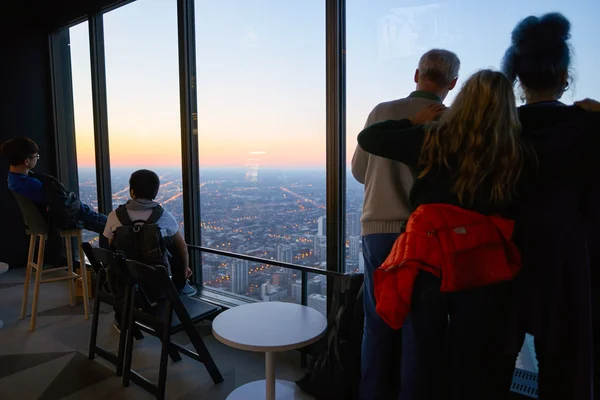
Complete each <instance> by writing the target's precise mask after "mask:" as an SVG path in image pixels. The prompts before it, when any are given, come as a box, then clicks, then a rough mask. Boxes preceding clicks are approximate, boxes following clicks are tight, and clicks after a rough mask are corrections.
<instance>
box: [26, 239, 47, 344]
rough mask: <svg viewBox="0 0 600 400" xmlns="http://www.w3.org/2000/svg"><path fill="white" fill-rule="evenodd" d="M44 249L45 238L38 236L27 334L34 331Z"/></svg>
mask: <svg viewBox="0 0 600 400" xmlns="http://www.w3.org/2000/svg"><path fill="white" fill-rule="evenodd" d="M45 247H46V238H45V237H43V236H40V245H39V247H38V258H37V269H36V271H35V284H34V289H33V305H32V307H31V323H30V324H29V332H33V331H34V330H35V324H36V318H37V306H38V300H39V296H40V283H41V282H42V270H43V269H44V250H45Z"/></svg>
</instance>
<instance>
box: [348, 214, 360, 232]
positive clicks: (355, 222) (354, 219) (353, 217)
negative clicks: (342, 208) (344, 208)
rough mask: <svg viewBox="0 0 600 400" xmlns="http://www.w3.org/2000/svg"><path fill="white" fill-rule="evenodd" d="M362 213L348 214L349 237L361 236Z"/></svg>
mask: <svg viewBox="0 0 600 400" xmlns="http://www.w3.org/2000/svg"><path fill="white" fill-rule="evenodd" d="M360 215H361V214H360V213H357V212H351V213H348V218H347V228H346V229H347V230H348V236H360Z"/></svg>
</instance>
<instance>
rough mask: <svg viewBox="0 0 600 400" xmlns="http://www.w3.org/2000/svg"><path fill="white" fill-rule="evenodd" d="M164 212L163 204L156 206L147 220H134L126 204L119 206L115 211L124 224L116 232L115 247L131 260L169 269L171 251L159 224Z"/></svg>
mask: <svg viewBox="0 0 600 400" xmlns="http://www.w3.org/2000/svg"><path fill="white" fill-rule="evenodd" d="M164 212H165V210H164V209H163V208H162V207H161V206H156V207H155V208H154V209H153V210H152V214H150V217H148V219H147V220H146V221H144V220H136V221H132V220H131V218H129V214H128V213H127V208H126V207H125V205H121V206H119V207H118V208H117V210H116V211H115V213H116V214H117V218H118V219H119V222H120V223H121V225H122V226H119V227H117V229H116V230H115V232H114V240H113V243H112V244H113V246H114V248H115V249H116V250H119V251H122V252H123V253H124V254H125V257H127V258H129V259H131V260H135V261H138V262H141V263H144V264H148V265H163V266H164V267H166V268H167V270H169V252H168V251H167V248H166V245H165V240H164V239H163V237H162V234H161V233H160V227H159V226H158V225H157V222H158V220H159V219H160V217H161V216H162V215H163V213H164Z"/></svg>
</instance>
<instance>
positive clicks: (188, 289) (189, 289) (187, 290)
mask: <svg viewBox="0 0 600 400" xmlns="http://www.w3.org/2000/svg"><path fill="white" fill-rule="evenodd" d="M196 293H198V289H196V288H195V287H193V286H192V285H190V283H189V282H186V283H185V286H184V287H183V288H182V289H181V290H180V291H179V295H180V296H189V297H192V296H194V295H196Z"/></svg>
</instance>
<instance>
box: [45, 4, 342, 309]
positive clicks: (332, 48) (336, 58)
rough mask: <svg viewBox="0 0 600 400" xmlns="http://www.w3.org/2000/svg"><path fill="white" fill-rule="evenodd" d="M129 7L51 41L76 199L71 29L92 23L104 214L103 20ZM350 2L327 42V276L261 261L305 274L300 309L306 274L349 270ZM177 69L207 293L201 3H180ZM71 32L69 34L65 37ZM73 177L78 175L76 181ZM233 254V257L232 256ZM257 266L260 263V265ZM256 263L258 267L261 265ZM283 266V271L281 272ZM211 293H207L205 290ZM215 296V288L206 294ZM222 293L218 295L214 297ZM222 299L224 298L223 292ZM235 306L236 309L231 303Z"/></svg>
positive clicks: (187, 194)
mask: <svg viewBox="0 0 600 400" xmlns="http://www.w3.org/2000/svg"><path fill="white" fill-rule="evenodd" d="M130 2H131V1H125V2H121V3H118V4H117V5H116V6H111V7H108V8H103V9H97V10H94V11H92V12H90V13H89V14H88V15H87V16H85V17H82V18H79V19H77V21H75V22H72V23H70V24H69V25H68V26H65V27H63V28H61V29H59V30H56V31H53V32H51V33H50V34H49V38H50V40H49V47H50V50H49V51H50V54H51V71H52V82H53V104H54V121H55V137H56V143H57V146H56V151H57V160H58V167H59V168H58V170H59V171H60V173H59V178H60V179H61V180H63V181H66V182H68V187H70V188H72V190H73V191H75V192H78V182H77V179H76V177H77V175H76V174H77V155H76V154H75V152H76V150H75V149H76V147H75V131H74V120H73V114H74V113H73V93H72V89H71V88H72V78H71V63H70V49H69V34H68V33H69V32H68V29H69V27H70V26H73V25H75V24H76V23H80V22H83V21H85V20H87V21H88V25H89V39H90V60H91V75H92V76H91V78H92V97H93V99H92V100H93V118H94V143H95V147H96V149H95V162H96V186H97V193H98V209H99V211H100V212H102V213H104V214H108V213H109V212H110V211H111V210H112V195H111V193H112V190H111V174H110V154H109V136H108V135H109V132H108V104H107V95H106V93H107V92H106V69H105V51H104V24H103V15H104V14H105V13H107V12H110V11H112V10H114V9H116V8H119V7H121V6H123V5H126V4H129V3H130ZM345 3H346V1H345V0H325V1H324V7H325V14H326V18H325V20H326V26H325V38H324V40H325V41H326V216H327V270H326V271H323V270H320V269H318V268H312V267H306V266H302V265H296V264H288V263H280V262H277V261H273V260H269V259H262V258H260V262H262V263H265V264H270V265H274V266H283V267H286V268H292V269H296V270H298V271H301V273H302V304H303V305H306V304H307V298H308V284H307V281H308V280H307V277H308V273H309V272H310V273H316V274H321V275H326V276H330V277H332V276H339V275H341V274H343V273H344V271H345V231H346V218H345V217H346V125H345V124H346V115H345V110H346V81H345V78H346V75H345V72H346V64H345V63H346V58H345V41H346V31H345V7H346V4H345ZM176 6H177V32H178V43H177V46H178V63H179V90H180V118H181V152H182V154H181V156H182V165H181V168H182V170H181V172H182V184H183V193H184V194H183V204H184V225H185V228H184V229H185V237H186V241H187V242H188V244H190V250H191V251H190V262H191V265H192V266H193V268H194V271H195V274H194V280H195V281H194V283H196V284H197V285H199V286H202V281H203V280H202V258H201V253H202V252H206V253H213V254H219V253H220V251H219V250H215V249H208V248H204V247H202V246H201V243H202V242H201V228H200V226H201V224H200V223H194V221H196V222H200V215H201V214H200V191H199V190H198V189H197V188H199V186H200V160H199V146H198V118H197V116H198V110H197V91H196V46H195V23H196V21H195V13H194V7H195V1H194V0H177V5H176ZM65 31H66V33H65ZM73 174H75V175H73ZM226 253H227V254H226ZM221 255H223V256H225V257H231V258H235V259H248V256H246V255H244V254H237V253H228V252H223V254H221ZM257 260H258V258H257ZM255 261H256V260H255ZM283 264H285V265H283ZM332 289H333V284H332V280H330V279H329V280H328V282H327V307H328V309H329V306H330V304H331V293H332ZM203 291H206V288H203ZM210 291H211V290H210V289H209V290H208V292H210ZM215 292H216V290H215ZM219 295H220V296H221V297H223V296H226V294H224V293H222V292H219ZM231 298H232V304H237V303H236V301H235V296H231Z"/></svg>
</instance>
